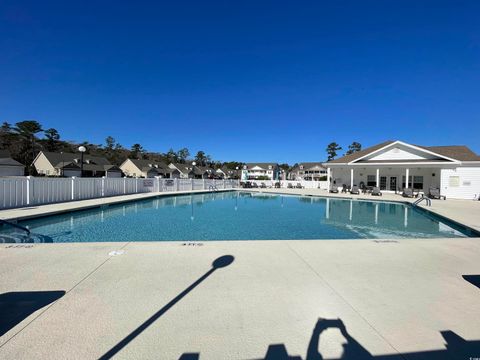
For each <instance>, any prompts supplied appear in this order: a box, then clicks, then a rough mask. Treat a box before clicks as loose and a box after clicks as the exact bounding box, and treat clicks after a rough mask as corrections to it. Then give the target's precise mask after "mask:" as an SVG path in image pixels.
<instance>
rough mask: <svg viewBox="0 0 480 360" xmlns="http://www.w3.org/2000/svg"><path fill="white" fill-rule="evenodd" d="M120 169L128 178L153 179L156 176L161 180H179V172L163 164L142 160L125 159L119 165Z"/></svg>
mask: <svg viewBox="0 0 480 360" xmlns="http://www.w3.org/2000/svg"><path fill="white" fill-rule="evenodd" d="M120 169H121V170H122V171H123V173H124V174H125V175H126V176H128V177H143V178H153V177H156V176H159V177H162V178H179V177H180V171H178V170H177V169H172V168H170V167H169V166H167V165H166V164H164V163H161V162H157V161H152V160H144V159H127V160H125V161H124V162H123V164H122V165H120Z"/></svg>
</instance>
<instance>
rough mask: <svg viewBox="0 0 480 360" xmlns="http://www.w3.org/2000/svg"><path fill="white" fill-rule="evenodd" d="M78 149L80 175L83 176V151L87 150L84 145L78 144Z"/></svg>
mask: <svg viewBox="0 0 480 360" xmlns="http://www.w3.org/2000/svg"><path fill="white" fill-rule="evenodd" d="M78 151H80V177H83V153H84V152H85V151H87V148H86V147H85V146H79V147H78Z"/></svg>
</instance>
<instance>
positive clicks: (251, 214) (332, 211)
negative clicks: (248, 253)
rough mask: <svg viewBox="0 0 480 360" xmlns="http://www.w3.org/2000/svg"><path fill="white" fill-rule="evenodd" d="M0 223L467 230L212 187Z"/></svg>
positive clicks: (49, 231) (212, 233) (84, 233)
mask: <svg viewBox="0 0 480 360" xmlns="http://www.w3.org/2000/svg"><path fill="white" fill-rule="evenodd" d="M19 224H20V225H23V226H27V227H28V228H29V229H30V230H31V232H32V235H31V237H30V239H26V238H22V236H21V235H20V234H21V232H20V231H19V230H14V229H12V228H8V227H7V226H4V227H3V228H2V229H0V241H1V242H12V241H17V242H18V241H33V242H92V241H171V240H176V241H185V240H201V241H206V240H281V239H395V238H439V237H449V238H451V237H467V236H474V235H475V234H472V233H470V231H469V230H468V229H466V228H463V227H460V226H458V225H455V224H453V223H450V222H446V221H445V220H441V219H440V218H438V217H435V216H433V215H431V214H430V213H428V212H425V211H424V210H421V209H418V208H414V207H412V206H410V205H403V204H398V203H388V202H380V201H378V202H374V201H356V200H345V199H326V198H320V197H299V196H289V195H285V196H283V195H282V196H280V195H275V194H261V193H244V192H218V193H208V194H196V195H178V196H173V195H172V196H165V197H158V198H152V199H148V200H141V201H135V202H128V203H122V204H117V205H110V206H106V207H103V208H95V209H90V210H83V211H76V212H69V213H64V214H59V215H53V216H48V217H43V218H37V219H32V220H26V221H22V222H19Z"/></svg>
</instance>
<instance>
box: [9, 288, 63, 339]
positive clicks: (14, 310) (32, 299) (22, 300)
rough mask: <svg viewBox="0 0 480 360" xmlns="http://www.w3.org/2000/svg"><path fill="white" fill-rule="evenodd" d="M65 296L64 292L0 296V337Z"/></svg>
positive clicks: (22, 293)
mask: <svg viewBox="0 0 480 360" xmlns="http://www.w3.org/2000/svg"><path fill="white" fill-rule="evenodd" d="M63 295H65V291H63V290H62V291H18V292H8V293H4V294H0V336H2V335H4V334H6V333H7V332H8V331H9V330H10V329H12V328H13V327H15V326H16V325H17V324H18V323H20V322H22V321H23V320H24V319H25V318H27V317H29V316H30V315H31V314H33V313H34V312H35V311H37V310H39V309H41V308H43V307H44V306H47V305H48V304H51V303H53V302H55V301H57V300H58V299H60V298H61V297H62V296H63Z"/></svg>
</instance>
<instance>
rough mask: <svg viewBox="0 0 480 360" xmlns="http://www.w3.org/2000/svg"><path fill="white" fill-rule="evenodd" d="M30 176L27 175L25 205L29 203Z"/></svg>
mask: <svg viewBox="0 0 480 360" xmlns="http://www.w3.org/2000/svg"><path fill="white" fill-rule="evenodd" d="M31 178H32V177H31V176H27V205H30V179H31Z"/></svg>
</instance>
